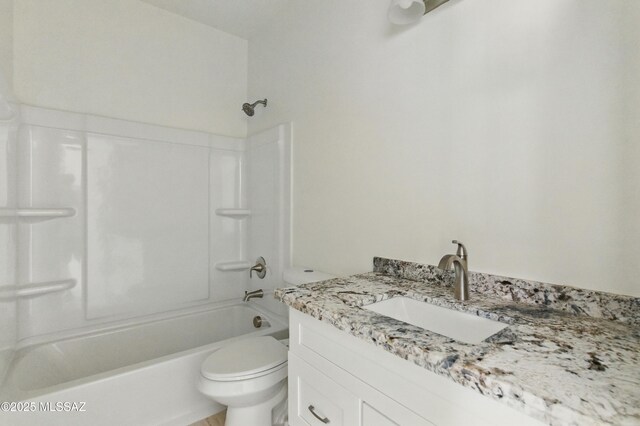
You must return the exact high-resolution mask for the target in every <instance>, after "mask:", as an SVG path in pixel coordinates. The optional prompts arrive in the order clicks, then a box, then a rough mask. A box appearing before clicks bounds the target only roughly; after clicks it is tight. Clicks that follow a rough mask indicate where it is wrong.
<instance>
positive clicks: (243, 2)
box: [142, 0, 290, 39]
mask: <svg viewBox="0 0 640 426" xmlns="http://www.w3.org/2000/svg"><path fill="white" fill-rule="evenodd" d="M142 1H143V2H145V3H149V4H151V5H154V6H157V7H159V8H161V9H164V10H168V11H169V12H173V13H175V14H178V15H182V16H184V17H185V18H188V19H192V20H194V21H198V22H201V23H203V24H206V25H209V26H211V27H214V28H217V29H219V30H221V31H224V32H227V33H230V34H233V35H236V36H238V37H242V38H244V39H249V38H251V37H253V36H254V35H256V34H258V33H259V32H260V30H261V29H262V28H264V27H266V26H267V25H268V24H269V22H271V20H272V19H273V18H274V17H275V16H276V15H277V14H278V13H279V12H280V11H281V10H282V9H283V8H284V7H285V6H286V5H287V3H289V1H290V0H142Z"/></svg>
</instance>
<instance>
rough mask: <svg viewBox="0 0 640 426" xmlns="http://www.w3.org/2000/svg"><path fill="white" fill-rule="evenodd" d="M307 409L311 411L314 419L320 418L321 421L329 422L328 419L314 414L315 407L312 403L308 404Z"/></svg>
mask: <svg viewBox="0 0 640 426" xmlns="http://www.w3.org/2000/svg"><path fill="white" fill-rule="evenodd" d="M308 408H309V411H311V414H313V417H315V418H316V419H318V420H320V421H321V422H322V423H324V424H327V423H329V419H328V418H326V417H320V416H319V415H317V414H316V411H315V410H316V408H315V407H314V406H313V405H310V406H309V407H308Z"/></svg>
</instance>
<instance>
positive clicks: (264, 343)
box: [200, 336, 287, 380]
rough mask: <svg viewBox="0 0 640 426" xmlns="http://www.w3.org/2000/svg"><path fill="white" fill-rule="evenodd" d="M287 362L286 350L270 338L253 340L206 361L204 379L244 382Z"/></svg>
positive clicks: (216, 352) (251, 338)
mask: <svg viewBox="0 0 640 426" xmlns="http://www.w3.org/2000/svg"><path fill="white" fill-rule="evenodd" d="M286 361H287V347H286V346H285V345H283V344H282V343H280V342H279V341H277V340H276V339H275V338H273V337H271V336H259V337H250V338H248V339H242V340H238V341H237V342H233V343H230V344H228V345H226V346H223V347H222V348H220V349H218V350H217V351H215V352H214V353H212V354H211V355H209V357H208V358H207V359H206V360H205V361H204V363H203V364H202V368H201V369H200V371H201V373H202V375H203V376H204V377H206V378H207V379H211V380H230V379H234V378H237V379H242V378H246V377H247V376H251V375H255V374H256V373H260V372H262V371H266V370H269V369H271V368H274V367H277V366H278V365H280V364H283V363H285V362H286Z"/></svg>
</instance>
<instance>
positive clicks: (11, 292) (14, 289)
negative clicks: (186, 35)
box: [0, 279, 76, 300]
mask: <svg viewBox="0 0 640 426" xmlns="http://www.w3.org/2000/svg"><path fill="white" fill-rule="evenodd" d="M75 285H76V280H74V279H69V280H60V281H45V282H40V283H29V284H22V285H19V286H10V287H4V288H0V300H6V299H12V298H16V297H33V296H41V295H44V294H49V293H57V292H59V291H65V290H70V289H72V288H73V287H75Z"/></svg>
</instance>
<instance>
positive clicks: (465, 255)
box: [451, 240, 469, 260]
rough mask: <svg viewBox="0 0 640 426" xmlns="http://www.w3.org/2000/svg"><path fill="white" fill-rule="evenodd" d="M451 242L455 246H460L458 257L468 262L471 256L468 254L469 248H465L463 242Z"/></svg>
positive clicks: (457, 252)
mask: <svg viewBox="0 0 640 426" xmlns="http://www.w3.org/2000/svg"><path fill="white" fill-rule="evenodd" d="M451 242H452V243H453V244H457V245H458V250H457V251H456V254H457V255H458V257H459V258H460V259H462V260H467V258H468V257H469V255H468V253H467V248H466V247H465V246H464V244H462V241H458V240H453V241H451Z"/></svg>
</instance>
